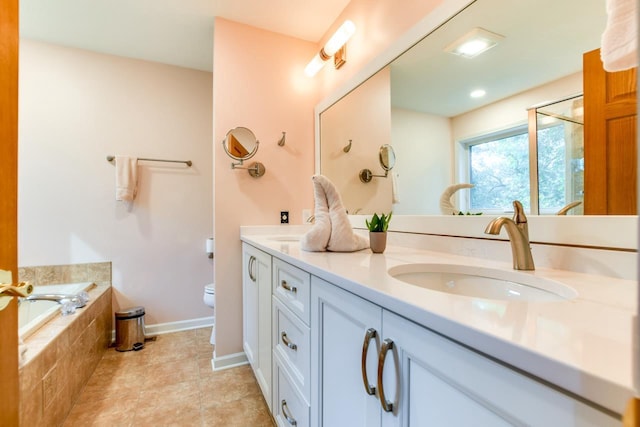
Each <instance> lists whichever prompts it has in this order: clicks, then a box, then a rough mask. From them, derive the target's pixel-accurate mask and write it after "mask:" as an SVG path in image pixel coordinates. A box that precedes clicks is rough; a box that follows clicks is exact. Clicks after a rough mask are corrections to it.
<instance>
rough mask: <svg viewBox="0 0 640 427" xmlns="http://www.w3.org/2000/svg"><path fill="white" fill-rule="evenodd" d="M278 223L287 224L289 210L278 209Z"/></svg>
mask: <svg viewBox="0 0 640 427" xmlns="http://www.w3.org/2000/svg"><path fill="white" fill-rule="evenodd" d="M280 224H289V211H280Z"/></svg>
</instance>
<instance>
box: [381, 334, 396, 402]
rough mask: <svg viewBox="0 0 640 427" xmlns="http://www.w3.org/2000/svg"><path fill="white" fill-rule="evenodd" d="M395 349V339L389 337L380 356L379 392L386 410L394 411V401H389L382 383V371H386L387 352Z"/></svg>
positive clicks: (383, 344)
mask: <svg viewBox="0 0 640 427" xmlns="http://www.w3.org/2000/svg"><path fill="white" fill-rule="evenodd" d="M392 349H393V341H392V340H390V339H389V338H387V339H386V340H384V342H383V343H382V348H381V349H380V357H379V358H378V393H380V404H381V405H382V409H383V410H384V411H385V412H391V411H393V402H389V401H387V398H386V397H385V395H384V384H383V383H382V371H384V360H385V359H386V358H387V352H388V351H389V350H392Z"/></svg>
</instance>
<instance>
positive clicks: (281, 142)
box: [278, 132, 287, 147]
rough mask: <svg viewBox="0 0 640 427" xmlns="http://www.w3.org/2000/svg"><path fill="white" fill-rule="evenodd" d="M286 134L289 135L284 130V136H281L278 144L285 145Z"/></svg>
mask: <svg viewBox="0 0 640 427" xmlns="http://www.w3.org/2000/svg"><path fill="white" fill-rule="evenodd" d="M286 136H287V133H286V132H282V138H280V140H279V141H278V145H279V146H280V147H284V143H285V140H286Z"/></svg>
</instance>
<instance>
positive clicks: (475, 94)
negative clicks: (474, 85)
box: [469, 89, 487, 98]
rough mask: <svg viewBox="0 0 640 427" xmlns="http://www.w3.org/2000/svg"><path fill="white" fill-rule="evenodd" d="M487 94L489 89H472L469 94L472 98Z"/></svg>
mask: <svg viewBox="0 0 640 427" xmlns="http://www.w3.org/2000/svg"><path fill="white" fill-rule="evenodd" d="M486 94H487V91H486V90H484V89H476V90H473V91H471V93H470V94H469V96H470V97H471V98H482V97H483V96H485V95H486Z"/></svg>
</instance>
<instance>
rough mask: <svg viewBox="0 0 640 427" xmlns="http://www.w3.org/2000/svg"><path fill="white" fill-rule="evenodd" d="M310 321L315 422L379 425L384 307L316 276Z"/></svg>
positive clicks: (316, 425) (318, 424) (358, 426)
mask: <svg viewBox="0 0 640 427" xmlns="http://www.w3.org/2000/svg"><path fill="white" fill-rule="evenodd" d="M311 324H312V328H311V382H312V384H313V387H312V393H311V425H312V426H314V427H321V426H352V427H379V426H380V425H381V424H380V423H381V409H380V403H379V401H378V398H377V393H376V390H375V389H376V387H377V385H376V375H377V374H376V372H377V362H378V351H379V349H380V332H381V331H382V309H381V308H380V307H378V306H377V305H374V304H372V303H370V302H368V301H366V300H364V299H362V298H359V297H357V296H355V295H353V294H350V293H349V292H346V291H343V290H342V289H339V288H337V287H336V286H334V285H331V284H329V283H328V282H325V281H324V280H321V279H318V278H316V277H313V279H312V289H311ZM365 337H366V338H365ZM365 340H366V343H367V344H365ZM367 345H368V349H366V350H367V351H366V353H365V347H366V346H367ZM364 372H366V375H363V373H364ZM365 376H366V379H367V384H369V386H370V387H369V392H372V393H373V394H369V393H368V392H367V391H365V386H364V383H365V382H364V380H363V377H365Z"/></svg>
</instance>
